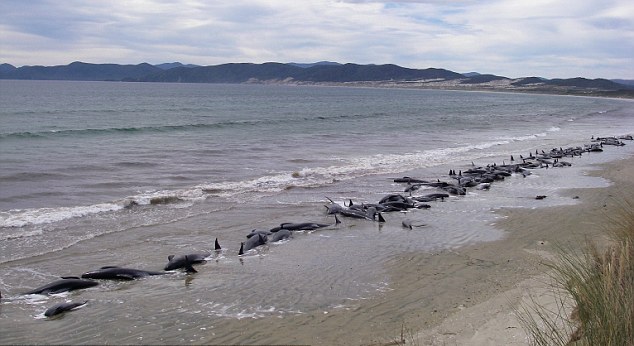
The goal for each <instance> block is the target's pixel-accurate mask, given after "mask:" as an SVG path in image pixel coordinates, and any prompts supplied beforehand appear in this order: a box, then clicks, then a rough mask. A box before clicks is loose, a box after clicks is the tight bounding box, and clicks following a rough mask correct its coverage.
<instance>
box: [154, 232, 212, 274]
mask: <svg viewBox="0 0 634 346" xmlns="http://www.w3.org/2000/svg"><path fill="white" fill-rule="evenodd" d="M214 250H215V251H220V250H222V248H221V247H220V243H218V238H216V241H215V242H214ZM209 256H211V253H209V252H203V253H192V254H188V255H177V256H175V255H169V256H167V260H168V263H167V264H166V265H165V268H163V269H164V270H167V271H169V270H176V269H180V268H185V270H186V271H187V272H191V273H195V272H196V270H195V269H194V268H193V267H192V264H201V263H205V262H206V259H207V258H208V257H209Z"/></svg>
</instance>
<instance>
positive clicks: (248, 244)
mask: <svg viewBox="0 0 634 346" xmlns="http://www.w3.org/2000/svg"><path fill="white" fill-rule="evenodd" d="M267 241H268V236H266V235H264V234H262V233H257V236H253V237H250V238H248V239H247V241H245V242H242V243H240V251H238V255H244V253H245V252H247V251H249V250H251V249H255V248H256V247H258V246H260V245H264V244H266V242H267Z"/></svg>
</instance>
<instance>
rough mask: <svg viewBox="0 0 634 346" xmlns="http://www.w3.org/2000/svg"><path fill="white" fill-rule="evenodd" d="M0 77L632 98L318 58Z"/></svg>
mask: <svg viewBox="0 0 634 346" xmlns="http://www.w3.org/2000/svg"><path fill="white" fill-rule="evenodd" d="M0 79H40V80H78V81H127V82H164V83H277V84H328V85H353V86H354V85H357V86H379V87H401V88H427V89H451V90H490V91H519V92H539V93H556V94H571V95H592V96H613V97H634V86H632V85H626V84H621V83H617V82H615V81H611V80H607V79H601V78H598V79H587V78H581V77H577V78H569V79H551V80H549V79H545V78H540V77H524V78H516V79H510V78H507V77H504V76H496V75H492V74H480V73H477V72H469V73H465V74H460V73H456V72H453V71H449V70H445V69H439V68H427V69H411V68H406V67H401V66H398V65H393V64H384V65H374V64H369V65H359V64H350V63H349V64H339V63H336V62H329V61H321V62H317V63H312V64H310V63H309V64H299V63H288V64H284V63H277V62H267V63H263V64H253V63H228V64H221V65H212V66H197V65H184V64H182V63H180V62H173V63H165V64H158V65H150V64H147V63H142V64H138V65H117V64H89V63H84V62H73V63H71V64H69V65H60V66H23V67H17V68H16V67H15V66H13V65H10V64H0Z"/></svg>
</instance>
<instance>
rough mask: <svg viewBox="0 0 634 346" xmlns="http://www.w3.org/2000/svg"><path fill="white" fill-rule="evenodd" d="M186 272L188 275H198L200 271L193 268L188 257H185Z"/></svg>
mask: <svg viewBox="0 0 634 346" xmlns="http://www.w3.org/2000/svg"><path fill="white" fill-rule="evenodd" d="M185 271H186V272H188V273H198V271H197V270H196V269H194V267H193V266H192V264H191V262H189V258H187V255H186V256H185Z"/></svg>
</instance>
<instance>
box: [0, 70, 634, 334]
mask: <svg viewBox="0 0 634 346" xmlns="http://www.w3.org/2000/svg"><path fill="white" fill-rule="evenodd" d="M633 105H634V104H633V103H632V102H631V101H629V100H619V99H607V98H591V97H572V96H554V95H536V94H518V93H499V92H496V93H493V92H466V91H443V90H418V89H388V88H385V89H382V88H356V87H326V86H289V85H217V84H176V83H174V84H162V83H120V82H70V81H10V80H1V81H0V124H1V125H2V126H1V127H0V162H1V168H2V169H1V170H0V292H1V293H2V301H0V343H2V344H14V343H72V344H89V343H95V342H96V343H108V344H173V343H194V344H209V343H216V344H228V343H233V344H245V343H251V344H254V343H262V342H266V343H291V342H295V341H297V340H299V341H301V342H304V343H306V340H305V339H302V338H301V337H299V338H298V337H296V336H291V335H292V331H291V330H292V326H293V321H294V318H295V317H297V316H307V315H311V314H322V313H328V312H331V311H338V310H354V311H357V313H356V315H355V316H357V317H358V318H359V320H360V321H363V320H364V319H368V320H369V319H372V317H371V316H372V313H370V312H368V311H367V310H364V309H363V306H365V305H364V304H367V302H371V301H372V298H373V297H375V296H377V295H380V294H382V293H383V292H386V291H389V290H391V289H392V288H391V286H390V285H391V280H390V273H388V272H387V270H386V267H385V263H386V262H387V261H389V260H390V259H392V258H394V257H396V256H399V255H402V254H405V253H411V252H433V251H439V250H443V249H455V248H459V247H461V246H465V245H469V244H474V243H478V242H487V241H492V240H497V239H500V238H501V237H504V236H505V234H504V232H503V230H500V229H497V228H496V227H495V221H496V218H497V216H496V214H495V212H494V211H495V210H496V209H499V208H502V207H510V208H520V207H523V208H536V207H544V206H546V207H547V206H552V205H562V204H573V203H577V202H576V201H575V200H572V199H570V198H567V197H563V196H560V195H558V192H560V191H562V190H564V189H568V188H577V187H600V186H606V185H607V184H609V182H607V181H604V180H602V179H601V178H596V177H591V176H588V175H587V174H586V173H584V172H586V171H587V170H588V169H590V168H591V167H592V165H594V164H597V163H602V162H608V161H611V160H617V159H619V158H621V157H625V156H627V155H631V154H632V153H634V149H632V147H634V143H632V142H631V141H625V143H626V145H625V146H623V147H617V146H609V147H608V146H606V147H605V148H604V151H603V152H602V153H586V154H584V155H582V156H580V157H574V158H567V159H566V160H567V161H569V162H571V163H572V166H571V167H562V168H552V167H551V168H550V169H538V170H534V172H533V174H532V175H529V176H527V177H523V176H522V175H519V174H514V175H513V176H511V177H507V178H506V179H504V180H503V181H499V182H494V183H493V184H492V186H491V189H490V190H477V189H469V190H468V193H467V194H466V195H464V196H453V195H452V196H450V197H449V198H447V199H445V200H444V201H434V202H430V203H429V204H430V205H431V207H430V208H428V209H420V210H419V209H417V210H411V211H408V212H406V213H405V212H390V213H384V214H383V216H384V218H385V219H386V222H384V223H379V222H375V221H371V220H364V219H353V218H348V217H343V216H339V219H340V220H341V221H342V223H341V224H337V225H335V219H334V218H333V216H332V215H328V214H327V213H326V208H325V207H324V205H327V204H328V203H329V199H332V200H333V201H335V202H337V203H340V204H342V205H343V204H344V203H348V201H350V200H352V201H353V202H354V203H355V204H361V203H377V202H378V201H379V200H380V199H381V198H382V197H383V196H386V195H389V194H403V195H406V196H407V195H408V193H405V192H404V188H405V187H406V186H405V185H404V184H401V183H395V182H394V179H395V178H400V177H404V176H409V177H416V178H421V179H427V180H430V181H436V180H442V181H453V179H452V178H451V177H450V176H449V175H448V172H449V171H450V170H452V169H453V170H457V171H459V170H462V171H464V170H467V169H469V168H471V167H473V166H486V165H493V164H496V165H502V164H508V163H511V161H510V157H511V155H513V156H514V158H515V160H516V161H517V160H519V159H518V158H519V156H520V155H523V156H529V155H530V154H531V153H534V152H535V151H537V152H541V150H544V151H550V149H552V148H559V147H562V148H567V147H576V146H582V147H583V146H584V145H586V144H590V143H591V140H592V138H594V137H606V136H620V135H627V134H634V107H633ZM433 192H438V191H437V189H435V188H431V187H428V188H422V189H420V190H418V191H415V192H414V193H413V194H414V195H422V194H425V193H433ZM537 195H546V196H548V198H545V199H543V200H536V199H535V196H537ZM405 219H408V220H413V221H414V222H415V223H418V224H420V225H424V226H421V227H416V228H415V229H412V230H409V229H406V228H403V227H402V224H401V223H402V221H403V220H405ZM284 222H318V223H323V224H332V226H328V227H325V228H322V229H319V230H315V231H302V232H295V233H294V234H293V237H292V239H290V240H285V241H282V242H279V243H271V244H267V245H264V246H261V247H259V248H257V249H254V250H251V251H249V252H247V253H246V254H245V255H242V256H239V255H238V250H239V248H240V243H241V242H244V241H246V235H247V234H248V233H249V232H251V230H253V229H264V230H266V229H270V228H273V227H275V226H278V225H280V224H281V223H284ZM216 238H217V239H218V241H219V243H220V244H221V246H222V248H223V249H222V250H221V251H220V252H213V254H212V256H211V257H210V258H209V259H208V261H207V263H206V264H204V265H198V266H196V269H197V270H198V273H195V274H187V273H184V272H180V271H177V272H174V273H170V274H169V275H161V276H152V277H148V278H143V279H140V280H134V281H100V284H99V285H98V286H97V287H94V288H89V289H86V290H80V291H74V292H70V293H63V294H56V295H51V296H41V295H24V294H22V293H24V292H26V291H28V290H30V289H33V288H35V287H38V286H42V285H44V284H46V283H48V282H51V281H54V280H56V279H58V278H59V277H62V276H79V275H81V274H82V273H84V272H87V271H90V270H95V269H98V268H100V267H103V266H121V267H129V268H137V269H144V270H153V271H162V270H163V267H164V265H165V264H166V263H167V257H168V256H169V255H179V254H187V253H193V252H201V251H210V250H212V249H213V244H214V240H215V239H216ZM67 300H75V301H77V300H82V301H83V300H88V303H87V304H86V306H84V307H83V308H81V309H79V310H78V311H74V312H70V313H67V314H66V315H64V316H63V318H58V319H52V320H51V319H47V318H45V317H44V316H43V312H44V311H45V310H46V309H47V308H48V307H50V306H52V305H54V304H55V303H58V302H63V301H67ZM373 313H376V314H378V315H385V314H390V313H397V312H390V311H380V312H376V311H375V312H373ZM280 318H282V319H285V320H288V321H289V329H290V330H288V331H279V330H276V331H271V330H269V329H267V327H266V321H268V320H270V319H280ZM238 326H239V327H238ZM315 328H318V327H315ZM245 329H246V331H245ZM324 333H327V331H324ZM309 341H311V340H309ZM312 341H313V342H309V343H313V344H318V343H322V342H323V343H324V344H328V343H329V341H332V340H328V339H327V338H325V339H324V340H321V341H315V340H312Z"/></svg>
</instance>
